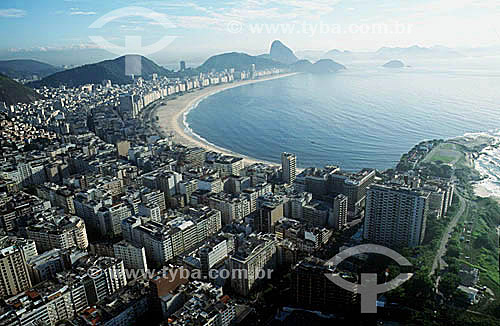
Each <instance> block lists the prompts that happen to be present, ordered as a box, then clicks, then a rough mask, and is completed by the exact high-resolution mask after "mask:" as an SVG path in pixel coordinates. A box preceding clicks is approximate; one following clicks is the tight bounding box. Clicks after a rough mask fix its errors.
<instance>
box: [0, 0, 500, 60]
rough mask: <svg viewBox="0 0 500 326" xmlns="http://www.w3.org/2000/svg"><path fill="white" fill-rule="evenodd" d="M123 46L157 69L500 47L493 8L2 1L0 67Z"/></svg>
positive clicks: (446, 0)
mask: <svg viewBox="0 0 500 326" xmlns="http://www.w3.org/2000/svg"><path fill="white" fill-rule="evenodd" d="M117 10H118V11H117ZM103 17H105V18H108V20H106V21H104V22H103V23H102V24H97V25H99V27H98V28H89V26H92V24H94V25H95V24H96V23H95V22H96V21H99V20H100V19H101V21H102V19H103ZM91 36H100V37H102V38H103V39H105V40H106V41H107V42H108V43H107V45H103V44H96V42H94V41H93V40H92V39H91V38H90V37H91ZM127 38H128V39H135V40H136V43H135V47H134V49H135V48H138V49H142V48H143V47H144V46H148V45H152V46H154V47H155V50H154V51H153V53H152V54H150V53H146V54H148V55H151V56H153V57H156V58H161V60H163V61H165V60H168V59H167V58H172V59H173V58H174V57H175V59H176V60H177V59H178V58H179V57H183V56H186V57H188V56H189V57H190V58H194V57H196V56H199V57H200V58H201V57H203V56H206V55H208V54H214V53H217V52H222V51H245V52H248V53H251V54H259V53H263V52H267V51H268V48H269V45H270V43H271V42H272V41H273V40H275V39H280V40H281V41H283V42H284V43H285V44H287V45H288V46H289V47H291V48H292V49H294V50H296V51H298V50H319V51H327V50H331V49H347V50H354V51H371V50H376V49H378V48H380V47H383V46H389V47H396V46H398V47H407V46H412V45H420V46H427V47H430V46H434V45H443V46H447V47H453V48H456V47H487V46H495V45H500V1H499V0H310V1H299V0H227V1H226V0H203V1H189V0H187V1H181V0H168V1H148V0H99V1H96V0H44V1H35V0H2V1H1V2H0V41H1V42H0V59H3V58H6V57H10V56H16V57H19V56H26V57H29V56H30V55H31V56H33V57H37V56H40V54H41V53H46V55H45V58H46V59H47V61H57V60H59V59H58V58H60V60H62V58H63V56H62V54H64V53H66V54H68V53H71V55H70V56H69V57H68V55H65V56H64V61H65V64H67V63H66V62H68V63H70V62H71V59H72V58H71V57H72V56H74V57H73V59H74V60H85V58H84V57H85V53H87V54H88V55H89V56H90V57H91V56H92V53H94V55H97V54H96V53H97V52H96V51H97V50H99V49H102V48H104V50H105V52H107V53H108V54H109V55H110V56H111V57H113V56H116V55H115V54H118V52H127V51H126V50H127V49H128V50H129V49H130V46H131V44H132V43H126V41H125V40H127ZM138 39H139V42H140V45H138V44H137V40H138ZM158 43H160V44H158ZM125 45H127V48H125ZM120 47H121V50H120ZM160 48H161V49H160ZM69 51H70V52H69ZM92 51H94V52H92ZM99 51H101V50H99ZM103 52H104V51H101V52H100V53H101V54H102V53H103ZM128 52H130V51H128ZM136 52H140V51H139V50H138V51H136ZM149 52H151V51H149ZM58 53H59V57H58V56H57V54H58ZM141 54H142V53H141ZM51 59H52V60H51ZM193 60H194V59H193ZM52 63H54V62H52Z"/></svg>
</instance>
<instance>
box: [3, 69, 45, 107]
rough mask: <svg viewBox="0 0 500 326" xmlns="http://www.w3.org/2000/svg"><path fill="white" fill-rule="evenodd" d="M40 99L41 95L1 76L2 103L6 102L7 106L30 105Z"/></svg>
mask: <svg viewBox="0 0 500 326" xmlns="http://www.w3.org/2000/svg"><path fill="white" fill-rule="evenodd" d="M40 98H41V96H40V94H38V93H37V92H35V91H34V90H32V89H31V88H28V87H26V86H23V85H22V84H20V83H18V82H16V81H14V80H12V79H10V78H9V77H7V76H4V75H2V74H0V103H2V102H4V103H5V104H7V105H12V104H17V103H29V102H33V101H35V100H37V99H40Z"/></svg>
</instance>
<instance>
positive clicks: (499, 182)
mask: <svg viewBox="0 0 500 326" xmlns="http://www.w3.org/2000/svg"><path fill="white" fill-rule="evenodd" d="M464 137H465V138H467V139H471V140H474V139H477V138H478V137H485V138H489V139H491V140H492V143H491V145H490V146H487V147H485V148H484V149H483V150H482V151H481V152H480V153H479V157H478V158H477V159H476V160H475V162H474V169H475V170H476V171H478V172H479V174H480V175H481V178H482V180H481V181H478V182H476V183H475V184H474V190H475V193H476V195H477V196H479V197H500V164H499V163H500V146H499V145H500V130H499V129H495V130H490V131H487V132H478V133H467V134H465V135H464Z"/></svg>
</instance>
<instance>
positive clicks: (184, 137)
mask: <svg viewBox="0 0 500 326" xmlns="http://www.w3.org/2000/svg"><path fill="white" fill-rule="evenodd" d="M295 74H297V73H288V74H280V75H273V76H269V77H263V78H259V79H255V80H244V81H240V82H233V83H227V84H221V85H216V86H210V87H207V88H203V89H200V90H195V91H193V92H189V93H185V94H184V95H182V96H178V97H177V98H175V99H172V100H167V104H166V105H161V106H159V107H158V108H156V110H155V112H153V115H155V116H157V117H158V121H157V122H155V124H156V125H157V126H158V127H159V129H160V130H161V132H162V133H163V134H164V136H165V135H168V134H171V133H172V135H173V140H174V141H175V142H176V143H179V144H182V145H186V146H193V147H201V148H204V149H206V150H207V151H213V152H219V153H223V154H226V155H233V156H238V157H242V158H243V160H244V164H245V165H251V164H255V163H266V164H271V165H277V164H276V163H272V162H266V161H263V160H258V159H255V158H252V157H248V156H244V155H241V154H239V153H234V152H232V151H230V150H228V149H225V148H221V147H218V146H216V145H214V144H211V143H209V142H208V141H206V140H204V139H202V138H201V137H199V136H198V135H196V134H194V133H192V132H191V131H189V130H187V128H186V125H185V117H186V115H187V114H188V113H189V111H190V110H191V109H193V108H194V107H196V105H198V103H200V102H201V101H202V100H203V99H205V98H207V97H209V96H211V95H214V94H216V93H219V92H222V91H224V90H227V89H230V88H234V87H239V86H244V85H250V84H254V83H260V82H264V81H268V80H273V79H278V78H284V77H289V76H293V75H295Z"/></svg>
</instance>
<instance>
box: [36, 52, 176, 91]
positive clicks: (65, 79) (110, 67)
mask: <svg viewBox="0 0 500 326" xmlns="http://www.w3.org/2000/svg"><path fill="white" fill-rule="evenodd" d="M126 57H127V58H132V60H134V59H133V58H134V57H138V58H140V62H141V73H142V76H143V77H149V76H151V75H153V74H155V73H156V74H158V75H160V76H165V75H167V74H168V70H166V69H165V68H163V67H160V66H158V65H157V64H156V63H154V62H153V61H151V60H149V59H147V58H145V57H142V56H126ZM126 57H125V56H122V57H119V58H116V59H114V60H106V61H101V62H98V63H94V64H89V65H84V66H81V67H77V68H73V69H68V70H64V71H61V72H58V73H55V74H53V75H50V76H48V77H46V78H44V79H42V80H41V81H37V82H33V83H30V84H29V86H32V87H40V86H49V87H58V86H60V85H66V86H69V87H77V86H81V85H85V84H99V83H101V82H102V81H103V80H111V82H112V83H113V84H128V83H130V82H131V81H132V79H131V77H130V76H128V75H125V61H126Z"/></svg>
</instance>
